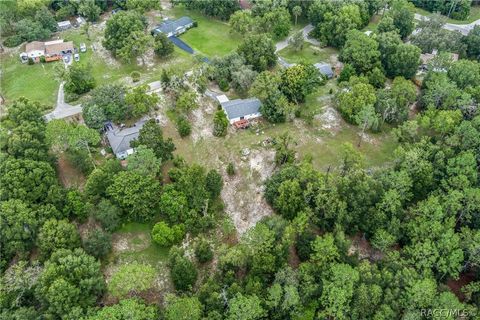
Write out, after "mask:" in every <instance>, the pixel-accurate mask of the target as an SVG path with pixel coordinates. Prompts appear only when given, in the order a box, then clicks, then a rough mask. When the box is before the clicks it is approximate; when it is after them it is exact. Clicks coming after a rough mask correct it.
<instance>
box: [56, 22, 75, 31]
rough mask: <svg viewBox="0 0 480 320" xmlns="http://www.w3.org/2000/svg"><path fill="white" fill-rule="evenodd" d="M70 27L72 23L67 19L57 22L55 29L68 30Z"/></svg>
mask: <svg viewBox="0 0 480 320" xmlns="http://www.w3.org/2000/svg"><path fill="white" fill-rule="evenodd" d="M71 27H72V23H71V22H70V21H68V20H65V21H60V22H57V29H58V30H59V31H63V30H68V29H70V28H71Z"/></svg>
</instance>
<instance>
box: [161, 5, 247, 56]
mask: <svg viewBox="0 0 480 320" xmlns="http://www.w3.org/2000/svg"><path fill="white" fill-rule="evenodd" d="M167 14H169V15H172V16H174V17H175V18H179V17H182V16H189V17H191V18H192V19H193V20H194V21H196V22H197V23H198V27H196V28H192V29H190V30H188V31H187V32H185V33H184V34H182V35H181V36H180V38H181V39H182V40H184V41H185V42H186V43H187V44H188V45H190V46H191V47H192V48H193V49H194V50H195V51H198V52H200V53H201V54H203V55H205V56H207V57H214V56H224V55H226V54H228V53H230V52H232V51H234V50H235V49H236V48H237V46H238V45H239V43H240V42H241V40H242V39H241V37H240V35H238V34H232V33H230V27H229V26H228V23H227V22H225V21H220V20H217V19H214V18H210V17H206V16H205V15H203V14H201V13H199V12H198V11H192V10H187V9H185V8H183V7H182V6H176V7H175V8H172V9H171V10H170V11H169V12H167Z"/></svg>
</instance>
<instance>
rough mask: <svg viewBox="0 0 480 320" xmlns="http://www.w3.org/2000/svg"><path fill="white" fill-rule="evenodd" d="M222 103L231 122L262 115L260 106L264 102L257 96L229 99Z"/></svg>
mask: <svg viewBox="0 0 480 320" xmlns="http://www.w3.org/2000/svg"><path fill="white" fill-rule="evenodd" d="M220 105H221V106H222V109H223V111H224V112H225V114H226V115H227V118H228V121H230V124H234V123H235V122H237V121H241V120H250V119H255V118H258V117H261V116H262V114H261V112H260V106H261V105H262V104H261V102H260V100H258V99H257V98H249V99H235V100H228V101H224V102H221V103H220Z"/></svg>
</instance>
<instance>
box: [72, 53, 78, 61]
mask: <svg viewBox="0 0 480 320" xmlns="http://www.w3.org/2000/svg"><path fill="white" fill-rule="evenodd" d="M73 59H75V61H77V62H78V61H80V55H79V54H78V53H75V54H74V55H73Z"/></svg>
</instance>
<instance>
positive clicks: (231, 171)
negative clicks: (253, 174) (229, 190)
mask: <svg viewBox="0 0 480 320" xmlns="http://www.w3.org/2000/svg"><path fill="white" fill-rule="evenodd" d="M227 174H228V175H229V176H233V175H235V165H234V164H233V163H232V162H230V163H229V164H228V165H227Z"/></svg>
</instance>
